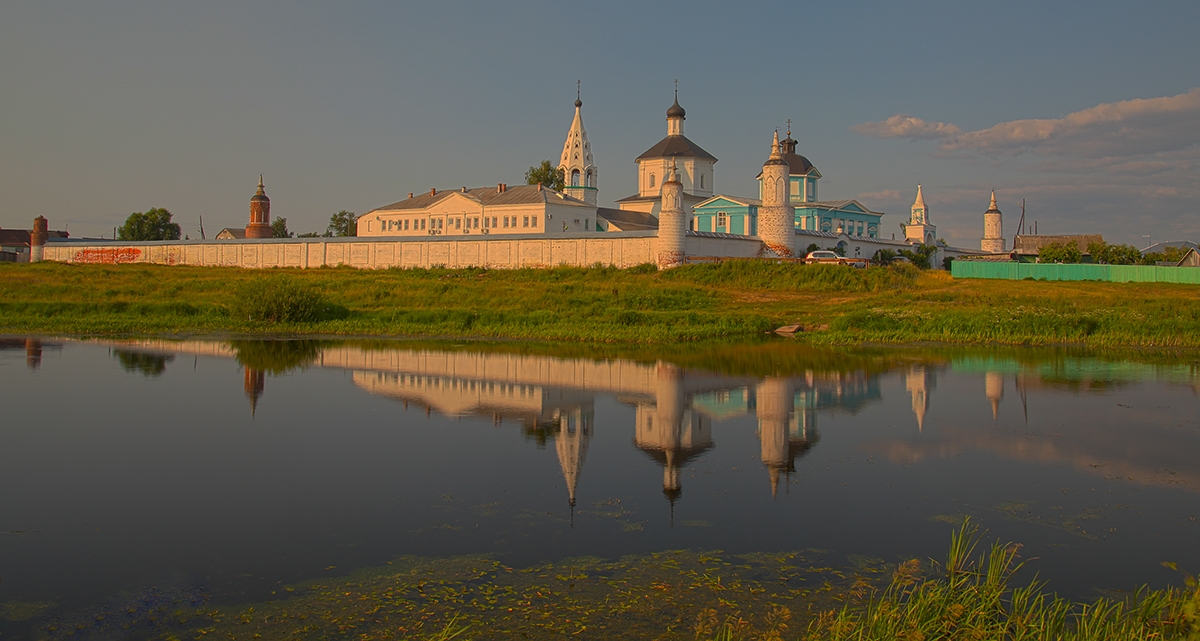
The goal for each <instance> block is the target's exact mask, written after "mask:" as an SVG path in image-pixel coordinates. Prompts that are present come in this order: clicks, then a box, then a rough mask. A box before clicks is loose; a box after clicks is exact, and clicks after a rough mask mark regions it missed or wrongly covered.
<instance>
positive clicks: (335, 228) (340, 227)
mask: <svg viewBox="0 0 1200 641" xmlns="http://www.w3.org/2000/svg"><path fill="white" fill-rule="evenodd" d="M325 235H326V236H357V235H358V217H357V216H355V215H354V212H352V211H346V210H345V209H343V210H341V211H339V212H338V213H336V214H334V215H332V216H330V217H329V226H328V227H326V228H325Z"/></svg>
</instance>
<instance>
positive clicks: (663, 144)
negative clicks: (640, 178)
mask: <svg viewBox="0 0 1200 641" xmlns="http://www.w3.org/2000/svg"><path fill="white" fill-rule="evenodd" d="M670 156H680V157H687V158H703V159H705V160H711V161H713V162H717V158H716V156H714V155H712V154H710V153H708V152H707V151H704V150H703V149H701V148H700V145H697V144H696V143H694V142H692V141H690V140H688V138H687V136H683V135H679V136H667V137H666V138H663V139H662V140H660V141H658V144H657V145H654V146H653V147H651V148H649V149H647V150H646V151H645V153H643V154H642V155H640V156H638V157H637V158H636V160H643V159H646V158H668V157H670Z"/></svg>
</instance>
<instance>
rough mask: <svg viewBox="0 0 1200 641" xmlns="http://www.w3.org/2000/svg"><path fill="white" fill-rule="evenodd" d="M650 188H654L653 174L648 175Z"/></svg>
mask: <svg viewBox="0 0 1200 641" xmlns="http://www.w3.org/2000/svg"><path fill="white" fill-rule="evenodd" d="M650 186H651V187H653V186H654V174H650Z"/></svg>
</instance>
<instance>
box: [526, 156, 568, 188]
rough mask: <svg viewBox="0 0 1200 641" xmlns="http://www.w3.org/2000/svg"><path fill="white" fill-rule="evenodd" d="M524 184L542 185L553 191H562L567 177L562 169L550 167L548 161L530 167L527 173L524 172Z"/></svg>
mask: <svg viewBox="0 0 1200 641" xmlns="http://www.w3.org/2000/svg"><path fill="white" fill-rule="evenodd" d="M525 184H527V185H542V186H543V187H549V188H550V189H553V190H554V191H562V190H563V189H564V188H566V186H567V176H566V174H565V173H564V172H563V170H562V169H559V168H557V167H555V166H554V165H551V164H550V161H549V160H543V161H542V164H540V165H535V166H533V167H530V168H529V171H527V172H525Z"/></svg>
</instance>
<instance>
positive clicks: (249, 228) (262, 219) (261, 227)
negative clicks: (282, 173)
mask: <svg viewBox="0 0 1200 641" xmlns="http://www.w3.org/2000/svg"><path fill="white" fill-rule="evenodd" d="M271 236H272V234H271V199H270V198H267V193H266V192H265V191H263V179H262V174H259V175H258V191H257V192H256V193H255V194H254V195H253V196H251V197H250V224H249V225H246V238H270V237H271Z"/></svg>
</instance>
